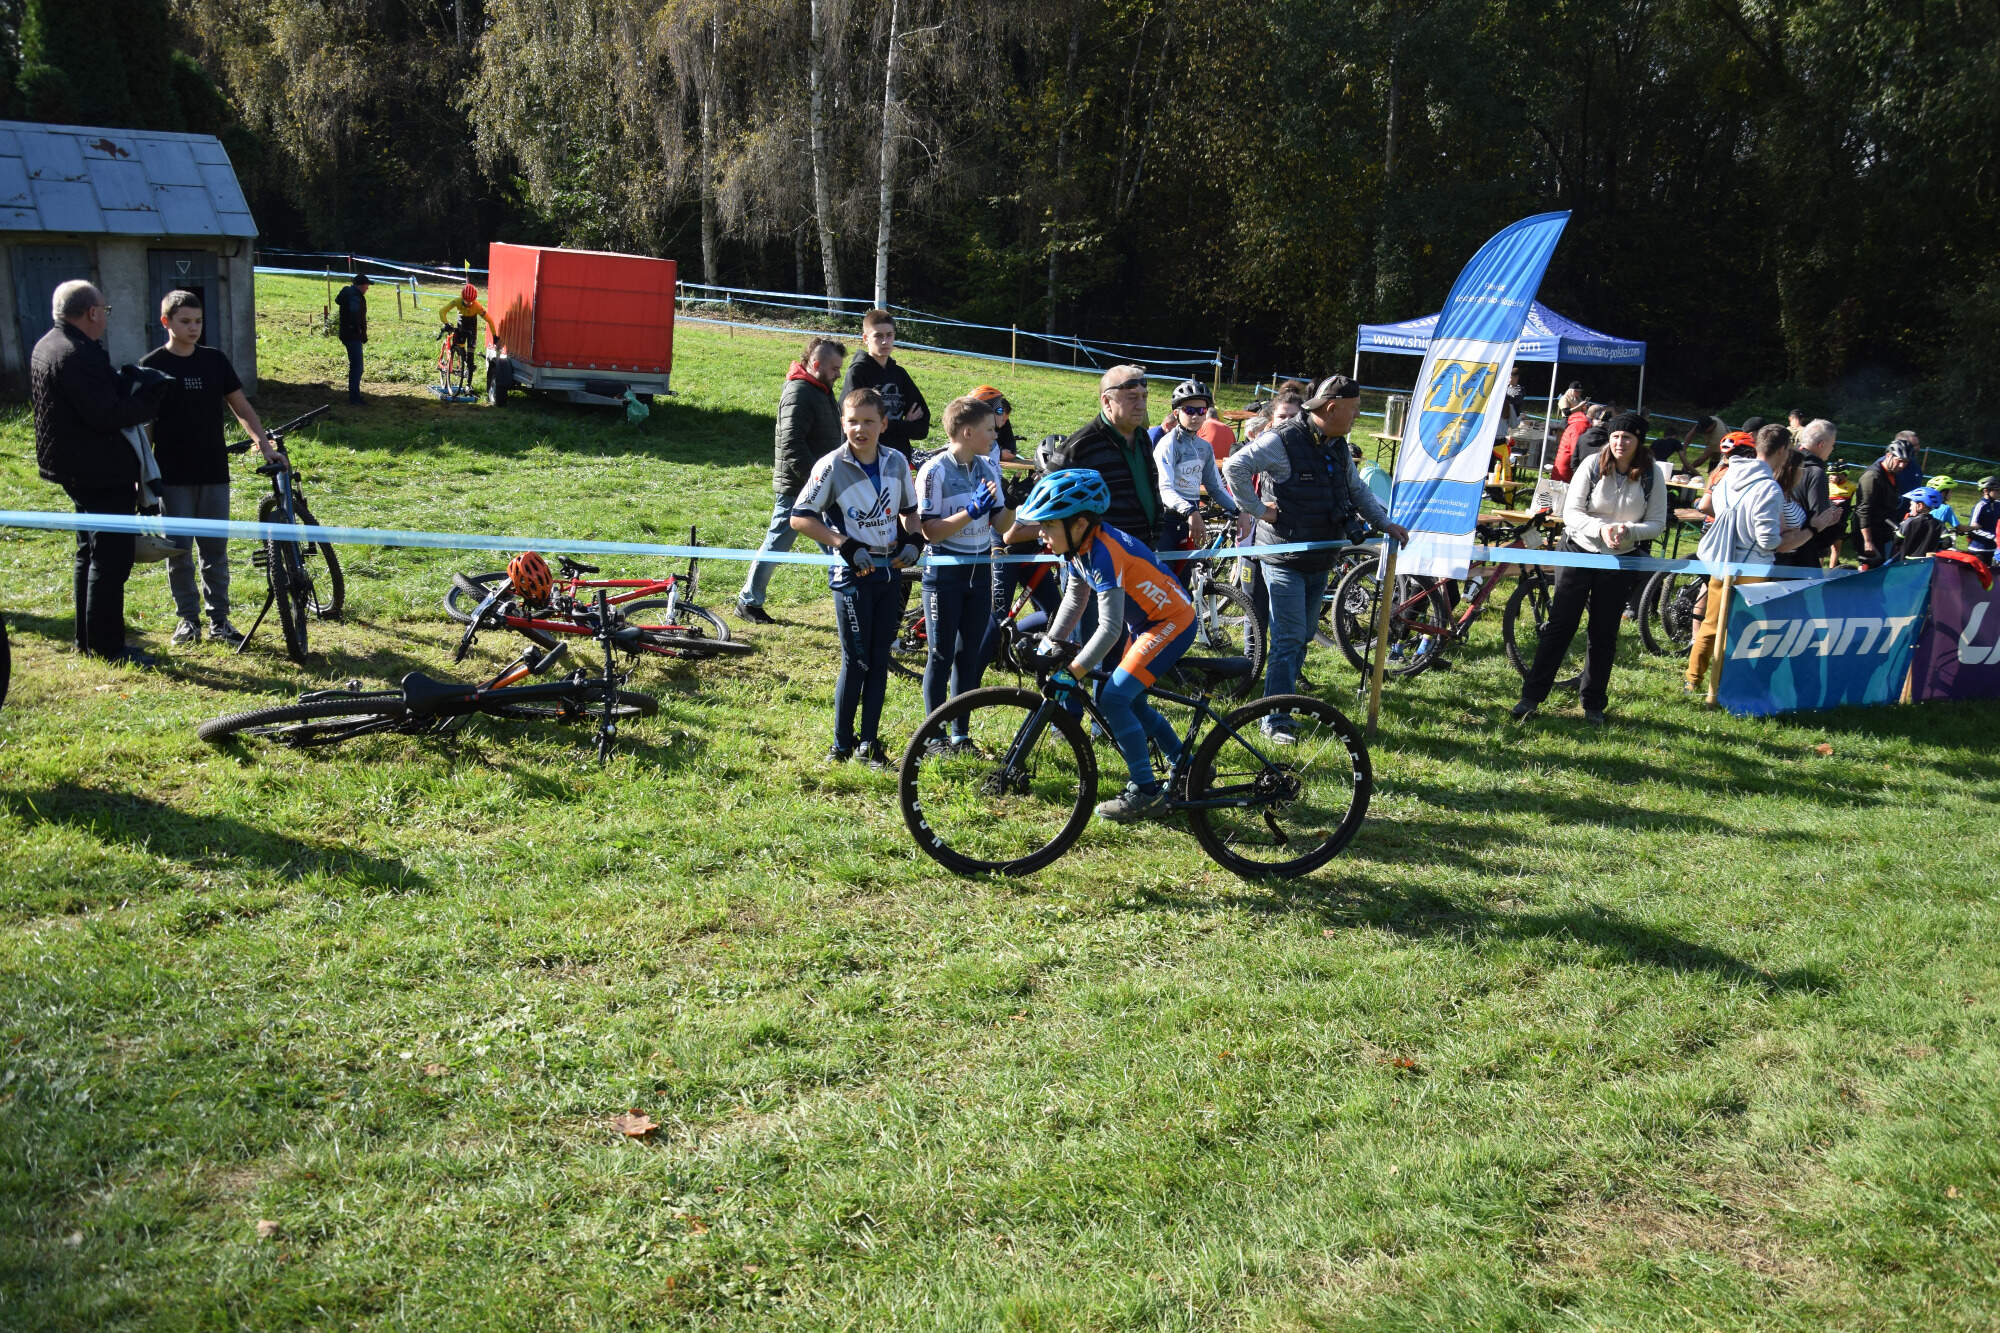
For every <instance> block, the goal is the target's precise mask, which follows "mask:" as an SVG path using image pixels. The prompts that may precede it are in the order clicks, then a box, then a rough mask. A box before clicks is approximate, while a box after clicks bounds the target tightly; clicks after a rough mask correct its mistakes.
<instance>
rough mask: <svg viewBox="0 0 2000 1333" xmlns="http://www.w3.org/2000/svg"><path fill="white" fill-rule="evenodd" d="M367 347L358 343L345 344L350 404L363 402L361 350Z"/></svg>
mask: <svg viewBox="0 0 2000 1333" xmlns="http://www.w3.org/2000/svg"><path fill="white" fill-rule="evenodd" d="M365 345H366V344H364V343H358V342H350V343H344V346H345V347H346V348H347V401H348V402H350V403H358V402H360V401H361V349H362V347H364V346H365Z"/></svg>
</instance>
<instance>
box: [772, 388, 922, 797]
mask: <svg viewBox="0 0 2000 1333" xmlns="http://www.w3.org/2000/svg"><path fill="white" fill-rule="evenodd" d="M840 412H841V416H840V424H841V430H842V432H843V433H844V434H845V435H846V440H845V442H844V443H842V444H841V445H840V447H839V448H837V449H835V450H834V451H833V452H832V453H830V454H828V455H826V456H825V457H824V458H821V459H820V460H819V461H818V462H816V463H814V464H813V468H812V472H811V473H810V474H809V475H808V476H807V477H806V484H805V486H804V487H803V488H802V489H801V490H800V491H799V498H798V502H797V504H796V505H795V506H794V508H793V509H792V527H793V529H794V530H795V531H798V532H803V533H804V534H805V535H806V536H808V537H810V538H812V539H813V540H814V541H816V542H818V543H819V544H820V545H822V546H830V547H832V548H834V549H835V550H836V551H838V552H839V554H840V559H841V563H840V564H838V565H835V566H833V567H832V569H830V570H829V571H828V574H827V582H828V584H829V585H831V587H832V588H833V611H834V628H835V629H836V630H837V632H838V633H839V635H840V676H839V678H838V679H837V680H836V681H835V682H834V687H833V748H832V749H830V750H828V751H827V755H826V757H827V760H828V762H830V763H843V762H845V761H846V760H848V759H849V758H859V759H860V760H861V761H862V762H863V763H865V764H867V765H868V766H869V767H870V768H877V769H880V768H887V767H888V766H889V757H888V755H887V754H886V753H884V752H883V749H882V740H881V737H880V736H879V735H878V734H877V732H878V729H879V728H880V726H881V720H882V695H883V692H884V691H885V690H886V689H887V687H888V682H889V649H890V645H891V644H892V643H894V642H895V639H896V629H897V622H898V620H899V619H900V617H901V611H902V605H903V599H902V590H901V585H902V579H901V578H900V577H899V574H900V572H901V571H902V570H904V569H907V568H908V567H909V566H911V565H913V564H915V563H916V561H917V557H918V555H920V554H921V553H922V551H923V538H922V536H921V535H920V534H919V532H918V528H917V488H916V483H915V482H914V481H913V480H912V479H911V477H910V461H909V459H907V458H905V457H903V455H901V454H899V453H896V452H895V451H894V450H885V449H882V448H881V447H880V441H881V438H882V428H883V426H884V425H885V424H886V423H885V420H884V415H885V413H884V408H883V404H882V395H881V394H879V393H876V392H875V391H874V390H873V389H854V390H852V391H850V392H849V393H848V394H847V395H846V396H845V397H843V398H842V399H841V400H840ZM857 710H858V711H859V713H860V726H859V728H858V729H857V727H856V725H855V714H856V712H857Z"/></svg>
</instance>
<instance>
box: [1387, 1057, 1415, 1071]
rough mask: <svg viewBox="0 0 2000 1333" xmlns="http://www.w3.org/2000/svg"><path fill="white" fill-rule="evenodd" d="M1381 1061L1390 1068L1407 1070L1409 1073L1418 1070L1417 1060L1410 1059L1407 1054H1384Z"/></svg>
mask: <svg viewBox="0 0 2000 1333" xmlns="http://www.w3.org/2000/svg"><path fill="white" fill-rule="evenodd" d="M1382 1063H1383V1064H1385V1065H1387V1066H1389V1068H1391V1069H1402V1070H1407V1071H1408V1072H1410V1073H1412V1074H1414V1073H1417V1072H1419V1068H1418V1065H1417V1062H1416V1061H1415V1060H1413V1059H1411V1058H1410V1057H1409V1056H1407V1055H1388V1056H1384V1057H1383V1058H1382Z"/></svg>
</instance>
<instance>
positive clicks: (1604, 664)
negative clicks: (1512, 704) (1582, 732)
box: [1521, 569, 1639, 713]
mask: <svg viewBox="0 0 2000 1333" xmlns="http://www.w3.org/2000/svg"><path fill="white" fill-rule="evenodd" d="M1638 577H1639V576H1638V575H1637V574H1634V573H1632V572H1630V571H1629V570H1623V569H1558V570H1557V571H1556V587H1555V592H1554V594H1553V595H1552V596H1551V597H1550V598H1549V623H1548V624H1546V625H1544V626H1542V637H1541V642H1540V643H1539V644H1538V645H1536V648H1535V660H1534V664H1533V665H1531V666H1530V667H1529V668H1528V678H1527V679H1526V680H1524V681H1522V682H1521V698H1522V700H1523V701H1525V702H1527V703H1531V704H1539V703H1540V702H1542V700H1544V699H1546V698H1548V697H1549V691H1550V690H1551V689H1552V688H1554V686H1555V683H1556V672H1558V671H1560V670H1561V669H1562V660H1563V654H1565V653H1567V652H1568V651H1569V646H1570V644H1571V643H1572V642H1574V641H1575V639H1576V627H1577V625H1578V623H1579V622H1581V621H1582V619H1583V613H1584V611H1585V610H1586V609H1588V610H1589V612H1590V626H1589V628H1588V629H1586V630H1585V631H1584V651H1583V680H1582V683H1581V684H1580V685H1579V687H1578V690H1577V693H1578V694H1579V695H1580V696H1581V702H1582V704H1583V708H1584V711H1585V712H1587V713H1589V712H1595V713H1601V712H1603V711H1604V700H1605V690H1606V687H1607V686H1609V685H1610V683H1611V662H1612V659H1613V658H1615V657H1616V656H1617V655H1618V623H1619V621H1620V620H1621V619H1622V618H1623V616H1624V614H1625V599H1626V598H1628V597H1629V596H1631V594H1632V585H1633V584H1634V583H1635V582H1637V580H1638Z"/></svg>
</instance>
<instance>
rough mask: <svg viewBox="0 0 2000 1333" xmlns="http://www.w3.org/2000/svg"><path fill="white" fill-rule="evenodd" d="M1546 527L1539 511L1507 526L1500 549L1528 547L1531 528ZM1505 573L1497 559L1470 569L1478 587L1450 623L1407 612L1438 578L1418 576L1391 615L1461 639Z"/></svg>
mask: <svg viewBox="0 0 2000 1333" xmlns="http://www.w3.org/2000/svg"><path fill="white" fill-rule="evenodd" d="M1546 530H1547V528H1546V518H1545V515H1544V514H1542V513H1539V512H1538V513H1536V514H1534V515H1533V516H1531V517H1530V518H1529V519H1528V521H1527V522H1525V523H1517V524H1512V525H1509V527H1508V528H1507V540H1506V541H1504V542H1502V543H1501V544H1500V549H1502V550H1523V549H1526V547H1527V534H1528V533H1529V532H1530V531H1546ZM1504 576H1505V571H1504V570H1503V569H1502V567H1501V563H1500V562H1499V561H1497V560H1496V561H1488V562H1487V563H1485V564H1483V565H1474V566H1473V567H1472V568H1471V569H1470V570H1468V571H1467V573H1466V579H1467V581H1468V582H1474V581H1476V582H1477V586H1476V587H1475V588H1474V589H1473V591H1472V592H1471V593H1470V594H1469V595H1468V596H1466V597H1465V598H1464V600H1463V607H1462V609H1461V610H1460V611H1459V612H1458V614H1457V615H1455V616H1453V617H1452V618H1451V621H1450V623H1449V624H1445V625H1433V624H1430V623H1429V622H1428V621H1422V620H1412V619H1410V618H1409V617H1408V615H1407V612H1408V611H1409V609H1410V608H1411V607H1413V606H1415V605H1417V604H1418V603H1419V602H1422V601H1423V600H1424V599H1426V598H1427V597H1429V596H1430V592H1431V589H1432V588H1434V587H1436V586H1437V583H1438V580H1435V579H1418V580H1417V591H1416V593H1415V594H1414V595H1413V596H1411V597H1409V598H1406V599H1405V600H1403V601H1401V602H1399V603H1397V604H1396V605H1395V606H1394V607H1393V608H1392V609H1391V614H1392V615H1394V616H1395V617H1396V619H1397V620H1398V621H1399V622H1400V623H1402V624H1404V625H1406V626H1407V627H1409V628H1410V629H1414V630H1419V631H1421V632H1423V633H1425V634H1435V635H1439V636H1442V637H1444V638H1446V639H1450V640H1453V641H1457V640H1462V639H1464V638H1465V636H1466V635H1467V634H1468V633H1470V632H1471V629H1472V622H1473V621H1475V620H1477V619H1479V613H1480V612H1482V611H1484V610H1485V609H1486V604H1487V603H1488V602H1490V601H1491V600H1493V592H1494V590H1495V589H1496V588H1498V587H1499V586H1500V580H1501V579H1502V578H1503V577H1504Z"/></svg>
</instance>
